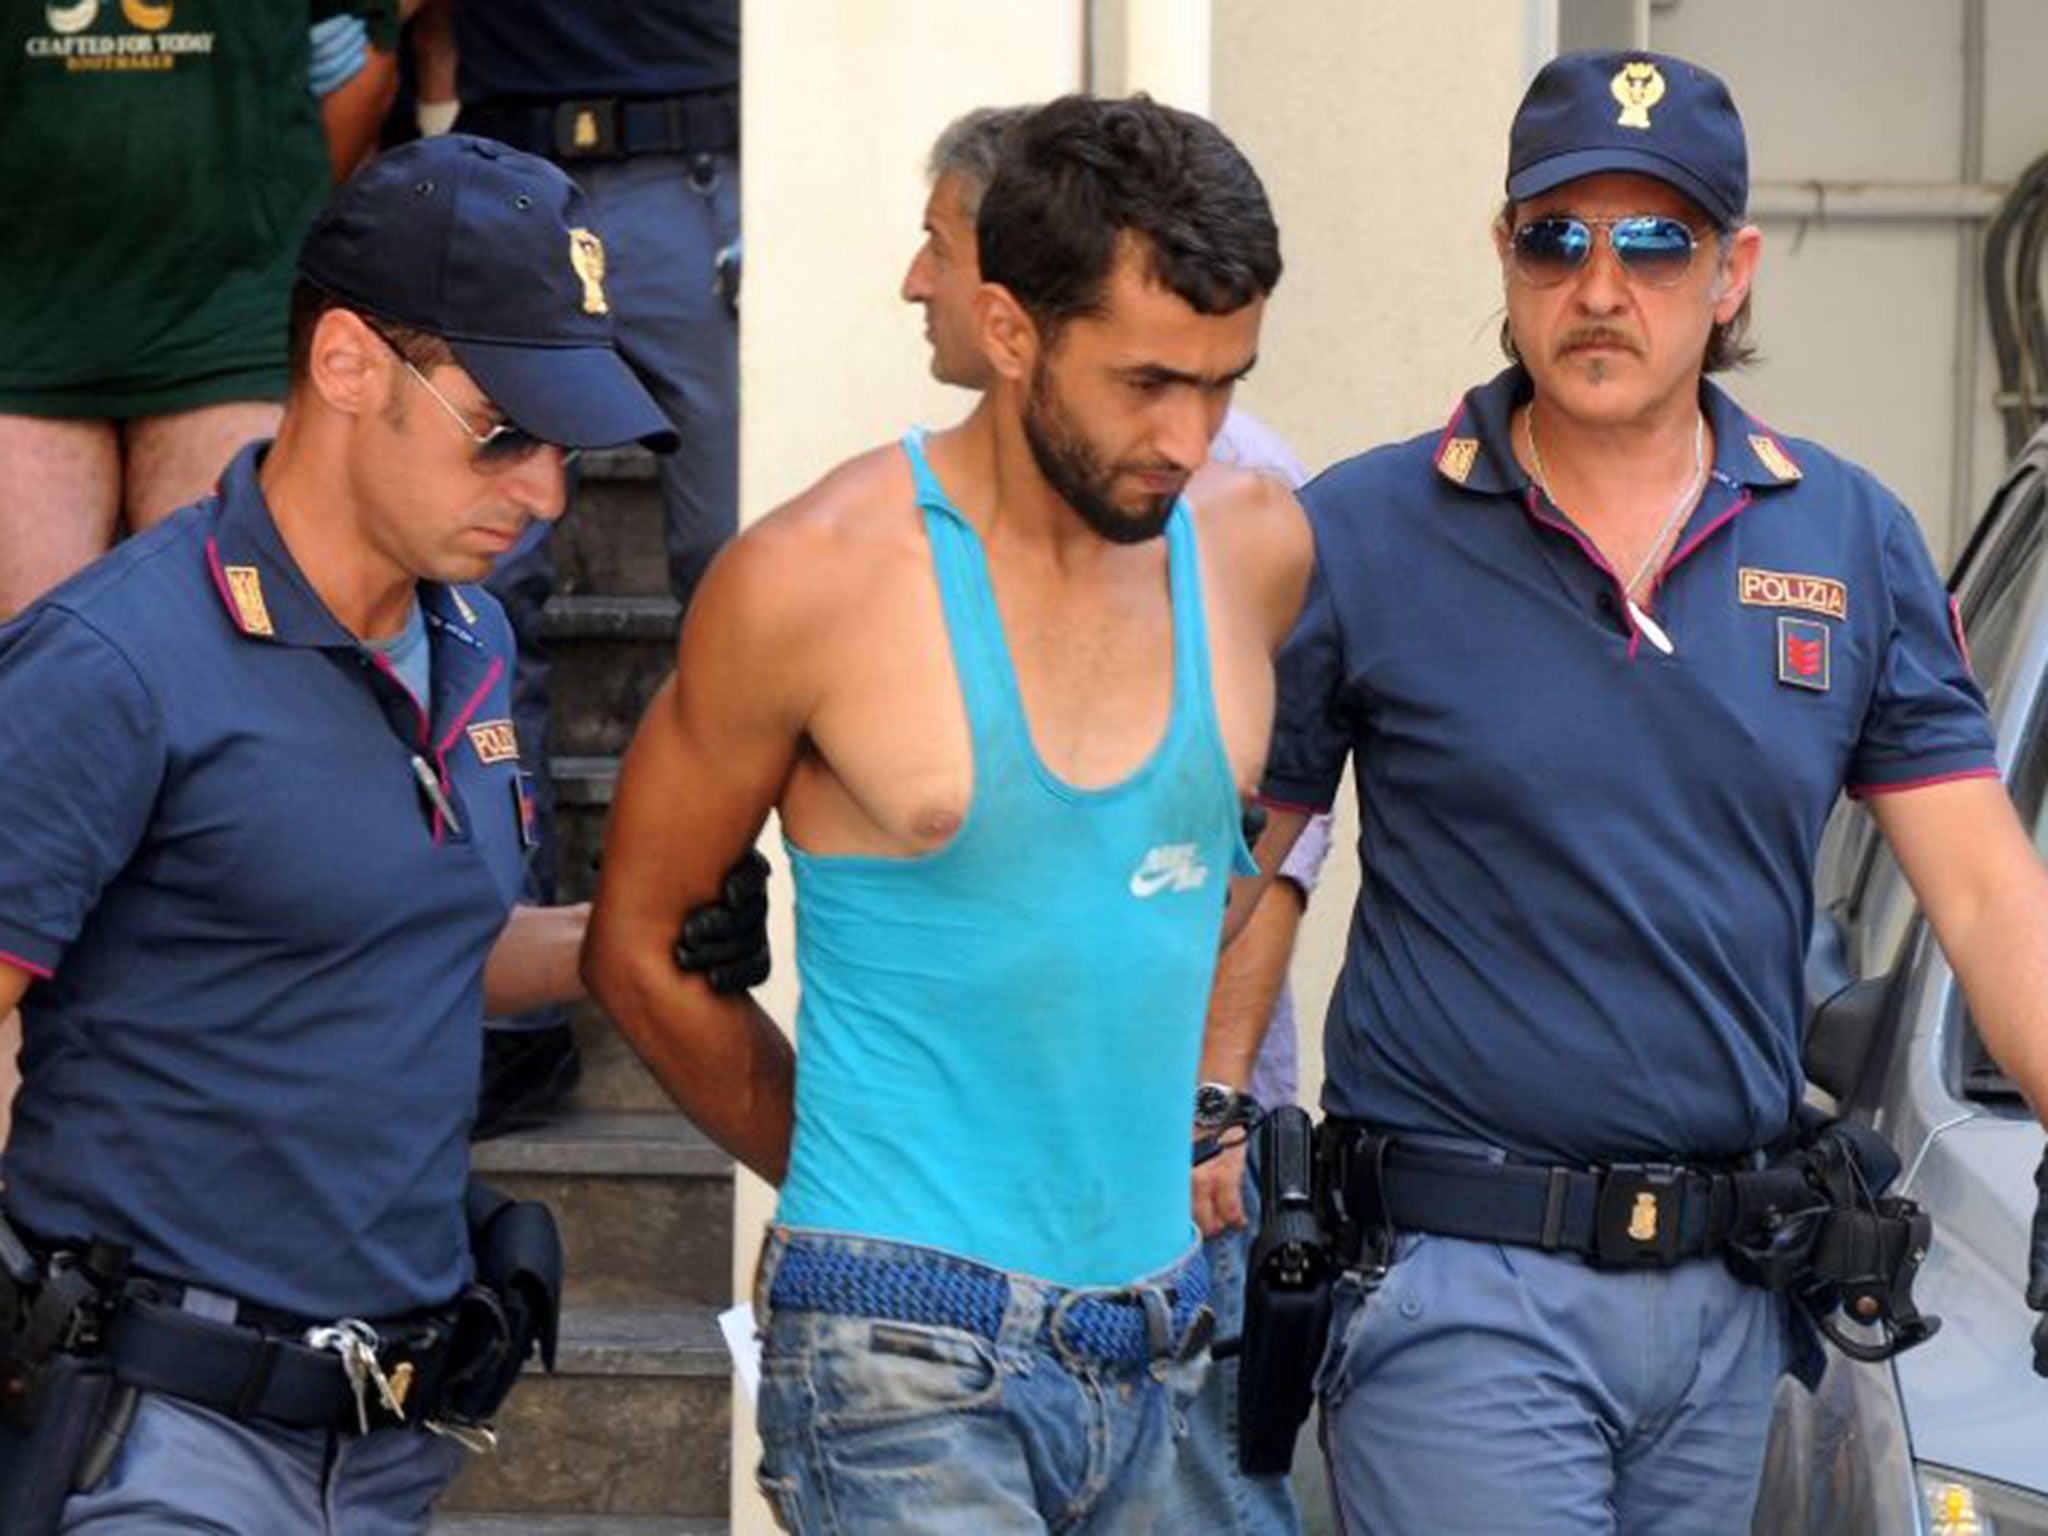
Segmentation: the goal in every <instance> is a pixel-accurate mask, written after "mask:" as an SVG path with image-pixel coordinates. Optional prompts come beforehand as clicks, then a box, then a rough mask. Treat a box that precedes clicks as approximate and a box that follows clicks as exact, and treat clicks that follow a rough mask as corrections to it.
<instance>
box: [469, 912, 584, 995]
mask: <svg viewBox="0 0 2048 1536" xmlns="http://www.w3.org/2000/svg"><path fill="white" fill-rule="evenodd" d="M589 921H590V903H588V902H578V903H576V904H575V905H573V906H563V907H514V908H513V909H512V915H511V916H510V917H509V918H507V919H506V920H505V931H504V932H502V933H500V934H499V935H498V942H497V943H496V944H493V945H492V946H491V953H490V955H489V957H488V958H487V959H486V960H485V961H484V1012H486V1013H488V1014H490V1015H491V1016H492V1017H493V1018H500V1017H503V1016H504V1015H506V1014H513V1013H531V1012H532V1011H533V1010H534V1009H536V1008H546V1007H549V1006H551V1005H553V1004H556V1003H573V1002H575V1001H576V1000H577V999H578V998H580V997H582V996H583V995H584V992H583V978H582V977H581V976H580V975H578V974H577V969H576V966H577V956H578V952H579V951H580V950H581V949H582V947H583V929H584V927H585V925H586V924H587V923H588V922H589Z"/></svg>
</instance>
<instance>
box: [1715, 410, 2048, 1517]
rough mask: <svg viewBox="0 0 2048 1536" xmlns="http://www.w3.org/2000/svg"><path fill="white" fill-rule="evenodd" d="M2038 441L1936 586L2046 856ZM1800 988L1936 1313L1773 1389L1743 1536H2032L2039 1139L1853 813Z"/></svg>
mask: <svg viewBox="0 0 2048 1536" xmlns="http://www.w3.org/2000/svg"><path fill="white" fill-rule="evenodd" d="M2044 548H2048V430H2044V431H2043V432H2042V433H2040V434H2038V435H2036V436H2035V438H2034V439H2033V440H2032V441H2031V442H2030V443H2028V444H2027V446H2026V448H2025V449H2024V450H2023V451H2022V453H2021V455H2020V457H2019V459H2018V460H2017V461H2016V463H2015V465H2014V468H2013V469H2012V471H2011V472H2010V474H2009V475H2008V476H2007V478H2006V481H2005V483H2004V484H2003V486H2001V488H2000V490H1999V492H1998V495H1997V497H1996V498H1995V499H1994V501H1993V502H1992V505H1991V508H1990V510H1989V511H1988V512H1987V513H1986V514H1985V517H1984V519H1983V521H1982V522H1981V523H1980V525H1979V526H1978V529H1977V531H1976V533H1975V535H1974V536H1973V537H1972V539H1971V541H1970V544H1969V547H1968V548H1967V549H1966V550H1965V551H1964V553H1963V555H1962V557H1961V559H1960V560H1959V561H1958V562H1957V565H1956V572H1955V575H1954V577H1953V578H1952V579H1951V582H1950V587H1951V590H1952V592H1953V593H1954V596H1955V599H1956V603H1957V608H1958V612H1959V613H1960V615H1961V618H1962V623H1963V629H1964V633H1965V636H1966V637H1967V639H1968V643H1969V648H1970V653H1971V663H1972V667H1973V670H1974V671H1975V673H1976V676H1977V680H1978V682H1979V683H1980V684H1981V685H1982V686H1983V688H1984V690H1985V693H1986V695H1987V697H1988V698H1989V699H1990V702H1991V709H1992V715H1993V719H1994V721H1995V723H1996V725H1997V730H1998V754H1999V763H2000V766H2001V769H2002V771H2003V772H2004V774H2005V778H2006V783H2007V787H2008V789H2009V790H2010V791H2011V793H2012V796H2013V799H2014V801H2015V803H2016V804H2017V805H2018V807H2019V811H2020V817H2021V820H2022V821H2023V822H2024V823H2026V824H2027V825H2028V826H2029V827H2030V828H2031V829H2032V830H2033V834H2034V842H2035V846H2036V847H2037V848H2041V849H2044V850H2048V796H2044V788H2048V562H2044V560H2043V558H2042V556H2043V551H2044ZM1807 990H1808V996H1809V1000H1810V1001H1811V1002H1812V1003H1813V1004H1814V1005H1815V1011H1814V1014H1813V1018H1812V1023H1811V1026H1810V1028H1809V1032H1808V1037H1807V1043H1806V1067H1807V1075H1808V1078H1809V1080H1810V1081H1811V1082H1812V1083H1813V1084H1814V1087H1815V1091H1816V1093H1817V1094H1821V1095H1824V1096H1825V1097H1826V1098H1832V1100H1833V1101H1834V1104H1835V1107H1836V1108H1837V1109H1838V1110H1839V1111H1840V1112H1841V1113H1843V1114H1846V1115H1851V1116H1854V1117H1856V1118H1858V1119H1862V1120H1865V1121H1868V1122H1869V1123H1871V1124H1872V1125H1874V1126H1875V1127H1876V1128H1877V1129H1878V1130H1880V1131H1882V1132H1883V1133H1884V1134H1885V1135H1886V1136H1887V1137H1889V1138H1890V1140H1891V1142H1892V1144H1893V1145H1894V1146H1895V1147H1897V1149H1898V1151H1899V1154H1900V1157H1901V1159H1902V1164H1903V1172H1902V1173H1901V1175H1900V1177H1899V1179H1898V1182H1897V1183H1896V1184H1895V1185H1894V1186H1893V1189H1894V1192H1895V1193H1898V1194H1904V1195H1909V1196H1911V1197H1912V1198H1913V1199H1915V1200H1917V1201H1919V1202H1920V1203H1921V1204H1922V1205H1923V1206H1924V1207H1925V1208H1926V1209H1927V1211H1928V1212H1929V1214H1930V1215H1931V1216H1932V1217H1933V1221H1934V1233H1935V1235H1934V1243H1933V1247H1932V1249H1931V1250H1930V1252H1929V1254H1928V1257H1927V1260H1926V1263H1925V1265H1924V1267H1923V1268H1922V1269H1921V1271H1920V1276H1919V1281H1918V1284H1917V1285H1916V1287H1915V1297H1916V1299H1917V1301H1918V1304H1919V1307H1920V1309H1921V1311H1922V1312H1923V1313H1929V1314H1934V1315H1938V1316H1939V1317H1940V1318H1941V1319H1942V1327H1941V1330H1940V1332H1939V1333H1938V1334H1937V1335H1936V1336H1935V1337H1934V1338H1933V1339H1931V1340H1929V1341H1928V1342H1927V1343H1925V1344H1922V1345H1920V1346H1919V1347H1918V1348H1915V1349H1912V1350H1910V1351H1908V1352H1906V1353H1904V1354H1901V1355H1899V1356H1897V1357H1896V1358H1894V1359H1893V1360H1891V1361H1889V1362H1887V1363H1885V1364H1882V1365H1862V1364H1858V1363H1857V1362H1855V1361H1853V1360H1850V1359H1848V1358H1847V1357H1846V1356H1844V1355H1842V1354H1841V1353H1840V1352H1839V1351H1836V1350H1833V1349H1830V1350H1829V1351H1828V1363H1827V1371H1826V1375H1825V1376H1824V1377H1823V1379H1822V1381H1821V1383H1820V1387H1819V1389H1818V1390H1817V1391H1816V1392H1814V1393H1812V1394H1808V1393H1807V1392H1806V1390H1805V1389H1804V1388H1803V1387H1801V1386H1799V1385H1798V1384H1797V1383H1796V1382H1793V1381H1791V1380H1790V1379H1788V1380H1787V1381H1786V1382H1785V1383H1784V1384H1783V1385H1782V1386H1781V1388H1780V1391H1779V1398H1778V1403H1777V1411H1776V1418H1775V1420H1774V1423H1773V1425H1772V1433H1771V1445H1770V1451H1769V1457H1768V1461H1767V1464H1766V1468H1765V1474H1764V1482H1763V1489H1762V1493H1761V1496H1760V1498H1759V1501H1758V1505H1757V1510H1756V1516H1755V1522H1754V1530H1755V1532H1757V1533H1758V1536H2048V1381H2044V1380H2043V1379H2042V1378H2040V1377H2039V1376H2036V1375H2035V1374H2034V1371H2033V1354H2032V1349H2031V1347H2030V1344H2029V1339H2030V1335H2031V1333H2032V1330H2033V1326H2034V1323H2035V1321H2036V1318H2035V1314H2034V1313H2032V1312H2030V1311H2028V1310H2027V1307H2026V1304H2025V1301H2024V1289H2025V1285H2026V1263H2027V1233H2028V1228H2029V1224H2030V1222H2031V1220H2032V1217H2033V1210H2034V1182H2033V1171H2034V1165H2035V1163H2036V1161H2037V1160H2038V1158H2039V1157H2040V1154H2041V1145H2042V1134H2041V1129H2040V1127H2039V1125H2038V1124H2037V1123H2036V1122H2035V1120H2034V1118H2033V1116H2032V1115H2031V1114H2030V1113H2029V1112H2028V1110H2027V1107H2026V1105H2025V1104H2024V1103H2023V1102H2022V1100H2021V1098H2020V1096H2019V1094H2018V1092H2017V1091H2016V1090H2015V1089H2014V1087H2013V1085H2012V1084H2011V1083H2010V1082H2008V1081H2007V1080H2006V1079H2005V1077H2004V1076H2003V1075H2002V1074H2001V1073H2000V1072H1999V1071H1998V1069H1997V1067H1996V1066H1995V1065H1993V1063H1992V1062H1991V1060H1990V1058H1989V1056H1988V1055H1987V1054H1986V1053H1985V1050H1984V1047H1983V1045H1982V1043H1981V1042H1980V1041H1979V1040H1978V1038H1977V1033H1976V1030H1975V1028H1974V1026H1973V1024H1972V1022H1971V1019H1970V1016H1969V1010H1968V1009H1967V1008H1966V1007H1965V1005H1964V1003H1963V999H1962V994H1961V989H1960V988H1959V986H1958V985H1957V983H1956V980H1955V977H1954V974H1953V973H1952V972H1951V971H1950V970H1949V967H1948V964H1947V962H1946V961H1945V960H1944V959H1943V958H1942V955H1941V951H1940V949H1939V948H1938V947H1937V946H1936V944H1935V943H1934V940H1933V936H1932V934H1931V933H1930V932H1929V930H1928V927H1927V924H1926V922H1925V920H1924V919H1923V918H1922V916H1921V913H1920V910H1919V907H1918V904H1917V903H1916V901H1915V900H1914V897H1913V892H1912V890H1911V888H1910V887H1909V886H1908V885H1907V884H1906V881H1905V878H1904V876H1903V875H1902V874H1901V873H1900V870H1899V866H1898V864H1897V862H1896V861H1895V860H1894V859H1893V858H1892V857H1891V854H1890V852H1889V850H1888V849H1887V848H1886V847H1885V845H1884V842H1883V839H1881V838H1880V837H1878V836H1877V834H1876V830H1875V827H1874V825H1873V823H1872V821H1871V818H1870V815H1869V813H1868V811H1867V810H1865V809H1864V808H1862V807H1861V806H1858V805H1856V804H1854V803H1849V804H1845V805H1844V806H1843V807H1842V808H1841V809H1840V810H1838V811H1837V813H1836V815H1835V817H1834V819H1833V820H1832V821H1831V822H1830V824H1829V827H1828V830H1827V833H1826V835H1825V837H1824V838H1823V840H1822V844H1821V857H1820V866H1819V880H1818V888H1817V895H1816V909H1815V917H1814V941H1813V945H1812V948H1811V951H1810V952H1809V955H1808V961H1807Z"/></svg>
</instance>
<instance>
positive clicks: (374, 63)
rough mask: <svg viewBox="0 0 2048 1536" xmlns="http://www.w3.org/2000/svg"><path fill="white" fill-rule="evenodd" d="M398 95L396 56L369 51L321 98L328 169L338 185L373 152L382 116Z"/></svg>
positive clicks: (375, 50) (377, 50)
mask: <svg viewBox="0 0 2048 1536" xmlns="http://www.w3.org/2000/svg"><path fill="white" fill-rule="evenodd" d="M397 95H398V57H397V55H395V54H390V53H385V52H384V51H383V50H381V49H378V48H372V49H371V50H370V51H369V53H368V55H367V56H366V57H365V59H364V61H363V67H362V68H361V69H359V70H357V71H356V72H355V74H353V75H351V76H350V77H349V78H348V79H347V80H346V81H344V82H343V83H342V84H341V85H339V86H337V87H335V89H333V90H331V91H329V92H328V93H327V94H326V95H325V96H323V97H321V98H320V126H321V128H322V129H323V130H324V131H325V132H326V135H327V166H328V169H329V171H331V172H332V173H333V176H334V179H335V180H336V181H337V182H342V181H347V180H348V178H349V177H350V176H351V175H352V174H353V173H354V172H355V169H356V167H357V166H359V165H361V164H362V163H363V162H364V161H365V160H367V159H369V158H370V156H371V154H372V153H374V152H375V150H376V148H377V133H378V130H379V129H381V128H382V127H383V125H384V114H385V113H387V112H389V111H390V110H391V103H392V101H393V100H394V99H395V98H396V97H397Z"/></svg>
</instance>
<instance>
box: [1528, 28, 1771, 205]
mask: <svg viewBox="0 0 2048 1536" xmlns="http://www.w3.org/2000/svg"><path fill="white" fill-rule="evenodd" d="M1602 171H1633V172H1635V173H1636V174H1638V175H1641V176H1653V177H1655V178H1656V179H1657V180H1659V181H1662V182H1666V183H1668V184H1669V185H1671V186H1674V187H1676V188H1677V189H1678V190H1679V191H1681V192H1683V193H1684V194H1685V195H1686V196H1687V197H1689V198H1691V199H1692V200H1693V201H1694V202H1695V203H1698V204H1699V206H1700V207H1701V209H1702V210H1704V211H1705V213H1706V215H1707V216H1708V217H1709V218H1711V219H1712V220H1713V221H1714V223H1715V225H1716V226H1718V227H1719V228H1721V229H1733V228H1735V227H1736V226H1737V225H1739V224H1741V223H1742V222H1743V213H1744V210H1746V209H1747V208H1748V206H1749V147H1748V145H1747V143H1746V142H1745V140H1744V138H1743V134H1742V119H1741V118H1740V117H1739V116H1737V115H1736V111H1735V103H1734V101H1733V100H1731V99H1730V97H1729V95H1728V87H1727V86H1726V85H1724V84H1722V82H1721V79H1720V77H1719V76H1717V75H1715V74H1713V73H1712V72H1711V71H1709V70H1704V69H1701V68H1700V67H1699V65H1697V64H1688V63H1687V62H1686V61H1685V60H1684V59H1674V58H1672V57H1671V56H1670V55H1669V54H1663V53H1606V52H1590V53H1566V54H1560V55H1559V56H1558V57H1556V58H1554V59H1552V60H1551V61H1550V62H1549V63H1548V64H1546V65H1544V66H1543V68H1542V69H1541V70H1540V71H1539V72H1538V73H1537V76H1536V78H1535V79H1534V80H1532V81H1530V82H1529V90H1528V94H1527V95H1525V96H1523V98H1522V105H1521V106H1520V107H1519V108H1518V109H1517V110H1516V112H1515V124H1514V127H1513V128H1511V129H1510V130H1509V131H1508V196H1509V197H1511V198H1514V199H1515V200H1516V201H1518V202H1519V201H1520V200H1521V199H1523V198H1527V197H1535V196H1537V195H1538V194H1539V193H1543V192H1548V191H1549V190H1550V189H1551V188H1553V187H1560V186H1563V185H1564V184H1565V183H1566V182H1568V181H1577V180H1578V179H1579V178H1580V177H1581V176H1596V175H1598V174H1600V173H1601V172H1602Z"/></svg>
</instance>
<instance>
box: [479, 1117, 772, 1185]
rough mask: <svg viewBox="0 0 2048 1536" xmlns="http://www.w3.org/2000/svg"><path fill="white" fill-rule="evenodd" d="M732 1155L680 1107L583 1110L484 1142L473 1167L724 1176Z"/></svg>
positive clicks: (537, 1171) (500, 1171)
mask: <svg viewBox="0 0 2048 1536" xmlns="http://www.w3.org/2000/svg"><path fill="white" fill-rule="evenodd" d="M732 1166H733V1165H732V1158H731V1156H730V1155H729V1154H727V1153H726V1152H725V1151H724V1149H722V1148H720V1147H718V1146H716V1145H714V1144H713V1143H712V1142H711V1141H710V1140H709V1139H707V1138H706V1137H705V1135H704V1133H703V1132H702V1131H700V1130H698V1129H697V1128H696V1126H694V1125H692V1124H691V1123H690V1121H689V1119H688V1118H687V1117H686V1116H685V1115H683V1114H682V1112H681V1111H679V1110H602V1109H577V1110H572V1111H570V1112H569V1113H567V1114H564V1115H562V1116H561V1117H560V1118H559V1119H557V1120H554V1121H552V1122H551V1123H549V1124H548V1125H545V1126H542V1127H540V1128H538V1129H535V1130H531V1131H523V1132H518V1133H515V1134H513V1135H510V1136H500V1137H496V1138H493V1139H492V1140H490V1141H480V1142H477V1143H476V1144H475V1145H474V1146H472V1147H471V1148H470V1167H471V1168H473V1169H474V1170H475V1171H476V1172H477V1173H479V1174H482V1175H485V1176H487V1177H488V1176H489V1175H492V1174H598V1175H611V1176H615V1177H616V1176H620V1175H625V1176H639V1177H648V1178H663V1177H680V1178H724V1177H730V1176H731V1174H732Z"/></svg>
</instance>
